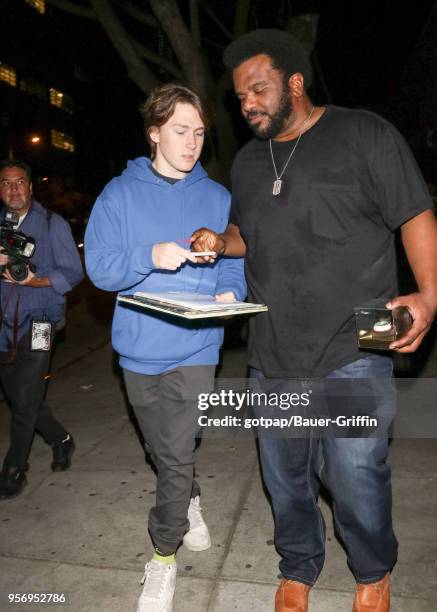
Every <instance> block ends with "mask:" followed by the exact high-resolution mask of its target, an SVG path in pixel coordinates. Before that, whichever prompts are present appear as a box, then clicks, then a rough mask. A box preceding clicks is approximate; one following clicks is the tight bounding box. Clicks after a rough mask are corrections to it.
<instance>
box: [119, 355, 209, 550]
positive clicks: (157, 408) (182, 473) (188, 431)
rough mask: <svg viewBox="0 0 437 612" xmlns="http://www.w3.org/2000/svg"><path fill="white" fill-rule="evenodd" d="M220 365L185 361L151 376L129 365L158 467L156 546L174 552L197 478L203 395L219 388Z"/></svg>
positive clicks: (153, 516) (153, 521)
mask: <svg viewBox="0 0 437 612" xmlns="http://www.w3.org/2000/svg"><path fill="white" fill-rule="evenodd" d="M214 372H215V366H181V367H178V368H175V369H174V370H170V371H167V372H163V373H162V374H157V375H156V376H151V375H147V374H137V373H136V372H131V371H129V370H123V373H124V380H125V382H126V389H127V393H128V396H129V401H130V403H131V405H132V407H133V409H134V411H135V415H136V417H137V420H138V425H139V426H140V428H141V431H142V433H143V436H144V440H145V442H146V448H147V449H148V450H149V451H150V453H151V455H152V459H153V462H154V464H155V466H156V469H157V471H158V479H157V483H156V504H155V506H154V507H153V508H152V509H151V510H150V513H149V531H150V535H151V537H152V540H153V544H154V546H155V548H156V549H157V550H158V551H159V552H160V553H161V554H163V555H171V554H173V553H174V552H175V551H176V549H177V547H178V546H179V544H180V542H181V540H182V538H183V536H184V533H185V532H186V531H187V530H188V529H189V522H188V519H187V511H188V506H189V504H190V497H196V496H197V495H200V487H199V485H198V484H197V482H196V481H195V480H194V450H195V445H196V444H195V443H196V434H198V432H199V430H200V427H199V425H198V415H199V410H198V408H197V398H198V394H199V393H201V392H203V393H204V392H209V391H211V390H212V389H213V388H214Z"/></svg>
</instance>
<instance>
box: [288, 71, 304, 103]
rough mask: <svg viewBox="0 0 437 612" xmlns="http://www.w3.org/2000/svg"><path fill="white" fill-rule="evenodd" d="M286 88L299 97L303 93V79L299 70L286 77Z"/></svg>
mask: <svg viewBox="0 0 437 612" xmlns="http://www.w3.org/2000/svg"><path fill="white" fill-rule="evenodd" d="M288 90H289V92H290V94H291V95H292V96H295V97H296V98H301V97H302V96H303V95H304V93H305V80H304V77H303V74H302V73H301V72H295V73H294V74H292V75H291V77H290V78H289V79H288Z"/></svg>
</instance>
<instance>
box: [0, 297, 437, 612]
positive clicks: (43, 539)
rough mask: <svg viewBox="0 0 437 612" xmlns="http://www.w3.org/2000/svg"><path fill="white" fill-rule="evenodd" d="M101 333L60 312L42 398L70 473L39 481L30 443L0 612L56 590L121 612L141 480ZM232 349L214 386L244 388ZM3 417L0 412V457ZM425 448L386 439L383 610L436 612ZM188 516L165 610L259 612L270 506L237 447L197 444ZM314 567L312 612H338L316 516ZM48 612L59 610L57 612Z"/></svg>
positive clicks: (75, 313) (1, 572)
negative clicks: (198, 491) (71, 443)
mask: <svg viewBox="0 0 437 612" xmlns="http://www.w3.org/2000/svg"><path fill="white" fill-rule="evenodd" d="M108 341H109V333H108V326H107V324H104V323H102V322H100V323H99V322H98V321H97V320H94V319H91V318H90V315H89V313H88V310H87V307H86V305H85V302H84V301H81V302H80V303H79V304H77V305H75V306H74V307H73V309H72V311H71V313H70V317H69V325H68V333H67V338H66V340H65V342H64V343H63V344H62V345H60V347H59V348H58V351H57V354H56V357H55V360H54V364H53V370H52V379H51V382H50V387H49V394H48V400H49V403H50V405H51V406H52V407H53V408H54V409H55V410H56V414H57V415H58V416H59V418H60V420H61V421H62V423H63V424H65V426H66V427H67V429H68V430H69V431H71V432H72V433H73V435H74V437H75V440H76V444H77V450H76V453H75V455H74V457H73V467H72V469H71V470H70V471H68V472H65V473H56V474H53V473H52V472H50V462H51V453H50V449H49V448H48V447H47V445H46V444H44V442H43V441H42V440H41V439H40V438H39V437H37V438H36V439H35V442H34V445H33V449H32V454H31V458H30V463H31V470H30V472H29V474H28V481H29V484H28V486H27V487H26V489H25V492H24V493H23V494H22V495H21V496H20V497H19V498H17V499H16V500H11V501H8V502H1V504H0V597H1V599H0V610H1V611H3V610H5V611H6V610H25V609H31V610H41V611H46V610H53V609H58V606H56V605H54V604H50V605H48V604H47V605H41V604H40V605H35V604H32V605H31V604H20V605H18V604H13V605H10V604H8V599H7V594H8V593H54V592H56V593H64V594H65V595H66V597H67V599H68V601H69V607H67V609H68V610H71V611H72V612H73V611H74V612H94V611H96V612H97V611H99V612H100V611H105V612H131V611H132V612H133V611H134V610H135V606H136V601H137V598H138V596H139V593H140V590H141V587H140V585H139V581H140V579H141V576H142V571H143V566H144V563H145V562H146V561H147V560H148V559H149V558H150V556H151V555H152V547H151V544H150V540H149V538H148V535H147V532H146V521H147V511H148V509H149V507H150V506H151V505H152V502H153V499H154V489H155V476H154V474H153V472H152V470H151V469H150V467H149V465H147V464H146V463H145V461H144V454H143V451H142V448H141V446H140V443H139V442H138V439H137V436H136V433H135V430H134V427H133V426H132V423H131V422H130V419H129V416H128V411H127V407H126V403H125V398H124V394H123V391H122V388H121V381H120V378H119V375H118V371H117V367H116V366H114V360H113V354H112V350H111V347H110V345H109V343H108ZM245 367H246V363H245V352H244V350H242V349H233V350H228V351H227V352H226V353H225V356H224V365H223V368H222V370H221V373H220V375H221V376H223V377H229V378H230V377H244V375H245ZM8 418H9V415H8V410H7V407H6V404H5V403H4V402H1V403H0V455H1V457H3V455H4V453H5V451H6V446H7V426H8ZM436 457H437V445H436V441H435V440H411V441H410V440H396V441H395V442H394V443H393V445H392V450H391V457H390V463H391V465H392V468H393V489H394V518H395V527H396V532H397V535H398V539H399V541H400V554H399V562H398V564H397V566H396V568H395V571H394V573H393V580H392V584H393V594H394V597H393V606H392V610H393V611H394V612H432V611H433V610H436V609H437V594H436V590H435V584H436V576H437V527H436V525H437V493H436V487H435V483H436V478H437V467H436V464H437V461H436ZM197 471H198V478H199V482H200V484H201V486H202V505H203V508H204V513H205V517H206V520H207V522H208V525H209V527H210V531H211V536H212V541H213V546H212V548H211V549H210V550H208V551H205V552H203V553H192V552H189V551H187V550H185V549H184V548H181V549H180V550H179V552H178V555H177V560H178V566H179V578H178V582H177V589H176V596H175V606H174V610H175V612H206V611H209V612H230V611H231V610H237V611H242V612H249V611H255V612H268V611H272V610H273V600H274V594H275V590H276V585H277V583H278V579H277V575H278V569H277V565H278V556H277V553H276V552H275V549H274V546H273V540H272V538H273V522H272V517H271V512H270V507H269V505H268V502H267V500H266V498H265V496H264V493H263V491H262V486H261V480H260V474H259V467H258V461H257V455H256V449H255V445H254V443H253V441H251V440H232V439H227V438H222V439H204V440H203V442H202V443H201V446H200V448H199V449H198V453H197ZM322 508H323V513H324V515H325V519H326V524H327V557H326V563H325V568H324V571H323V573H322V576H321V577H320V579H319V581H318V583H317V586H316V587H315V588H314V589H313V590H312V592H311V599H310V602H311V611H312V612H342V611H350V610H351V607H352V600H353V591H354V581H353V578H352V575H351V574H350V572H349V570H348V569H347V566H346V558H345V553H344V552H343V550H342V548H341V546H340V545H339V543H338V542H337V540H336V538H335V536H334V534H333V527H332V515H331V512H330V509H329V507H328V506H327V504H326V503H325V502H322ZM61 609H62V608H61Z"/></svg>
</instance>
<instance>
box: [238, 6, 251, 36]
mask: <svg viewBox="0 0 437 612" xmlns="http://www.w3.org/2000/svg"><path fill="white" fill-rule="evenodd" d="M249 9H250V0H238V1H237V7H236V9H235V16H234V36H235V38H238V37H239V36H241V35H242V34H244V33H245V32H247V22H248V19H249Z"/></svg>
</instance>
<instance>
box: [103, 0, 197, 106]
mask: <svg viewBox="0 0 437 612" xmlns="http://www.w3.org/2000/svg"><path fill="white" fill-rule="evenodd" d="M93 1H95V0H93ZM149 3H150V6H151V7H152V9H153V12H154V13H155V15H156V17H157V18H158V20H159V22H160V24H161V26H162V28H163V30H164V31H165V33H166V34H167V37H168V39H169V41H170V43H171V46H172V47H173V51H174V53H175V55H176V57H177V58H178V61H179V63H180V65H181V67H182V70H183V72H184V75H185V78H186V80H187V81H188V83H190V84H191V85H192V86H193V87H195V88H196V89H197V90H198V91H199V93H200V94H201V95H203V96H204V97H207V94H208V69H207V67H206V66H205V64H204V62H203V59H202V56H201V54H200V53H199V49H198V48H197V47H196V45H195V44H194V42H193V39H192V37H191V35H190V32H189V30H188V28H187V26H186V25H185V23H184V20H183V19H182V16H181V14H180V12H179V8H178V6H177V4H176V2H175V0H149Z"/></svg>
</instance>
